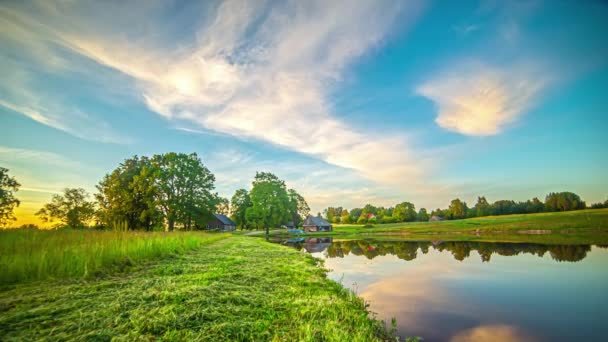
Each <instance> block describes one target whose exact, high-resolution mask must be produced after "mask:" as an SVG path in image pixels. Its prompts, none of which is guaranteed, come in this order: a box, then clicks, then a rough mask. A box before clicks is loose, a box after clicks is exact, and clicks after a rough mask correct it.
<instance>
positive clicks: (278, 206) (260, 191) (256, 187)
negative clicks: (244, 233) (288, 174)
mask: <svg viewBox="0 0 608 342" xmlns="http://www.w3.org/2000/svg"><path fill="white" fill-rule="evenodd" d="M249 196H250V198H251V203H252V207H251V208H249V209H247V213H246V218H247V221H249V222H252V223H253V224H254V225H255V226H257V227H265V228H269V227H279V226H280V225H281V224H282V223H284V222H286V221H288V220H289V219H290V202H289V196H288V194H287V188H286V187H285V182H284V181H282V180H280V179H279V178H278V177H277V176H275V175H273V174H272V173H269V172H257V173H256V175H255V179H254V181H253V187H252V188H251V192H250V194H249Z"/></svg>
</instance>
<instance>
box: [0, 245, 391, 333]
mask: <svg viewBox="0 0 608 342" xmlns="http://www.w3.org/2000/svg"><path fill="white" fill-rule="evenodd" d="M317 263H318V261H317V260H315V259H314V258H312V257H311V256H309V255H307V254H304V253H301V252H299V251H296V250H293V249H291V248H288V247H284V246H280V245H276V244H271V243H268V242H266V241H264V240H262V239H254V238H248V237H239V236H233V237H230V238H228V239H223V240H220V241H218V242H215V243H213V244H209V245H206V246H204V247H202V248H200V249H198V250H196V251H194V252H193V253H188V254H184V255H177V256H173V257H170V258H163V259H160V260H159V261H158V262H157V263H155V264H153V265H148V266H147V267H146V268H142V269H138V270H137V271H135V272H133V273H129V274H123V276H121V277H116V278H101V279H98V280H95V281H89V282H85V281H73V282H69V283H66V282H54V283H53V282H46V283H44V282H41V283H30V284H20V285H17V286H15V287H14V288H12V289H10V290H9V291H6V292H3V293H1V294H0V340H3V341H11V340H15V341H16V340H34V339H50V340H68V339H78V340H81V339H83V340H98V341H104V340H111V339H117V340H151V339H162V340H169V341H180V340H207V341H269V340H270V341H373V340H380V339H383V338H388V336H387V334H386V331H385V330H384V327H383V325H382V324H381V323H380V322H379V321H376V320H374V319H372V318H370V317H369V315H368V312H367V311H366V309H365V305H364V303H363V301H362V300H361V299H360V298H358V297H356V296H354V295H353V294H352V292H350V291H348V290H346V289H344V288H343V287H342V286H341V285H340V284H338V283H336V282H333V281H331V280H329V279H327V278H326V276H325V271H324V270H323V269H322V268H321V267H319V266H318V265H317Z"/></svg>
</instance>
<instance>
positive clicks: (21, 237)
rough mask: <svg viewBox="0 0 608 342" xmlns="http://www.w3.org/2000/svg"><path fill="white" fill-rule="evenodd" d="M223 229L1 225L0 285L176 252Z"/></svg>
mask: <svg viewBox="0 0 608 342" xmlns="http://www.w3.org/2000/svg"><path fill="white" fill-rule="evenodd" d="M226 236H228V235H227V234H206V233H201V232H187V233H182V232H173V233H164V232H153V233H147V232H124V231H93V230H73V229H61V230H48V231H45V230H37V229H11V230H0V284H12V283H19V282H25V281H35V280H46V279H63V278H79V277H87V276H91V275H96V274H99V273H100V272H103V271H105V270H109V269H113V268H119V269H120V268H124V267H125V266H131V265H134V264H136V263H138V262H142V261H145V260H148V259H153V258H158V257H162V256H166V255H170V254H180V253H184V252H187V251H189V250H193V249H195V248H198V247H200V246H202V245H204V244H207V243H211V242H213V241H217V240H219V239H222V238H224V237H226Z"/></svg>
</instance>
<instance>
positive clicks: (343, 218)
mask: <svg viewBox="0 0 608 342" xmlns="http://www.w3.org/2000/svg"><path fill="white" fill-rule="evenodd" d="M351 222H352V221H351V219H350V214H349V213H348V210H346V209H343V210H342V214H341V215H340V223H345V224H349V223H351Z"/></svg>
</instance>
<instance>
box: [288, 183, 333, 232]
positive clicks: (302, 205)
mask: <svg viewBox="0 0 608 342" xmlns="http://www.w3.org/2000/svg"><path fill="white" fill-rule="evenodd" d="M287 196H288V197H289V214H290V216H291V220H292V221H293V224H294V225H295V226H296V227H298V226H299V225H300V223H301V222H302V220H303V219H304V218H306V217H307V216H308V215H309V214H310V207H309V206H308V203H306V200H305V199H304V197H302V195H300V194H299V193H298V192H297V191H295V190H294V189H289V190H287ZM341 212H342V208H340V211H339V212H338V211H337V210H336V214H337V215H336V216H335V217H336V218H337V217H338V215H339V214H340V213H341Z"/></svg>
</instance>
